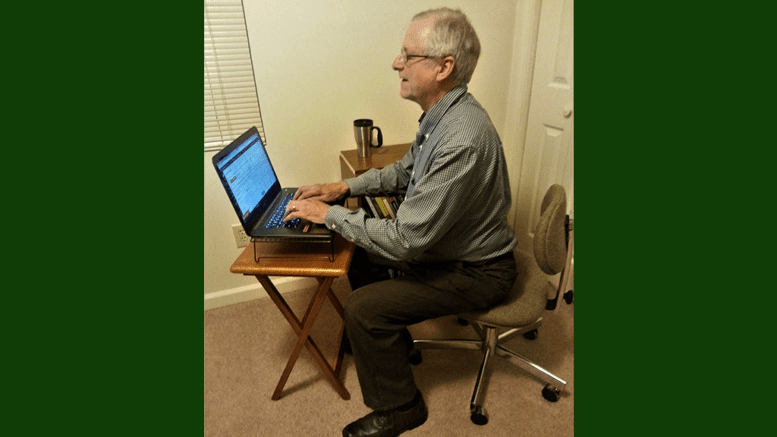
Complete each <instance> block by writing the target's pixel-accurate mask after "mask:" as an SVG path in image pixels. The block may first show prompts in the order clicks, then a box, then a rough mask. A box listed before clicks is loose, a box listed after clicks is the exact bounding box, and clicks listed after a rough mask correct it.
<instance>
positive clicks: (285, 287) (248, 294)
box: [205, 276, 318, 311]
mask: <svg viewBox="0 0 777 437" xmlns="http://www.w3.org/2000/svg"><path fill="white" fill-rule="evenodd" d="M270 279H271V280H272V283H273V284H275V287H276V288H277V289H278V291H279V292H280V293H281V294H284V293H288V292H291V291H296V290H301V289H303V288H307V287H311V286H315V285H317V284H318V282H317V281H316V280H315V278H303V277H288V276H287V277H278V278H270ZM253 299H269V296H268V295H267V293H266V292H265V291H264V289H263V288H262V286H261V284H259V282H257V283H256V284H254V285H246V286H244V287H238V288H231V289H229V290H222V291H217V292H214V293H208V294H206V295H205V311H207V310H212V309H214V308H221V307H224V306H227V305H234V304H236V303H240V302H246V301H249V300H253Z"/></svg>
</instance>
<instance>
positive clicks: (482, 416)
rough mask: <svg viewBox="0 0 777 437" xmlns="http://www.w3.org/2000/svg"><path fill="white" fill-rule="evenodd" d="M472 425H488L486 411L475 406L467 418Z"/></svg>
mask: <svg viewBox="0 0 777 437" xmlns="http://www.w3.org/2000/svg"><path fill="white" fill-rule="evenodd" d="M469 418H470V420H472V423H474V424H475V425H480V426H483V425H485V424H487V423H488V413H486V409H485V408H483V407H481V406H479V405H477V406H475V407H474V408H473V409H472V414H471V415H470V416H469Z"/></svg>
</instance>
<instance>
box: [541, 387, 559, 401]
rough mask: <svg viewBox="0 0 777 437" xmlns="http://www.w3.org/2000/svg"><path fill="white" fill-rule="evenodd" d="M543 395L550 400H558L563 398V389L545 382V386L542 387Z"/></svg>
mask: <svg viewBox="0 0 777 437" xmlns="http://www.w3.org/2000/svg"><path fill="white" fill-rule="evenodd" d="M542 397H543V398H545V399H546V400H548V401H550V402H558V400H559V399H560V398H561V390H559V389H557V388H556V387H553V386H552V385H550V384H545V387H544V388H543V389H542Z"/></svg>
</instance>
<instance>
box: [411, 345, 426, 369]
mask: <svg viewBox="0 0 777 437" xmlns="http://www.w3.org/2000/svg"><path fill="white" fill-rule="evenodd" d="M423 360H424V356H423V355H421V351H420V350H419V349H413V350H411V351H410V355H408V357H407V361H408V362H410V364H412V365H414V366H417V365H419V364H421V362H422V361H423Z"/></svg>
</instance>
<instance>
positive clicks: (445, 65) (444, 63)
mask: <svg viewBox="0 0 777 437" xmlns="http://www.w3.org/2000/svg"><path fill="white" fill-rule="evenodd" d="M455 65H456V60H455V59H453V56H446V57H444V58H442V60H441V62H440V64H439V66H440V70H439V71H438V72H437V82H443V81H445V80H446V79H448V78H449V77H450V76H451V74H453V67H454V66H455Z"/></svg>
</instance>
